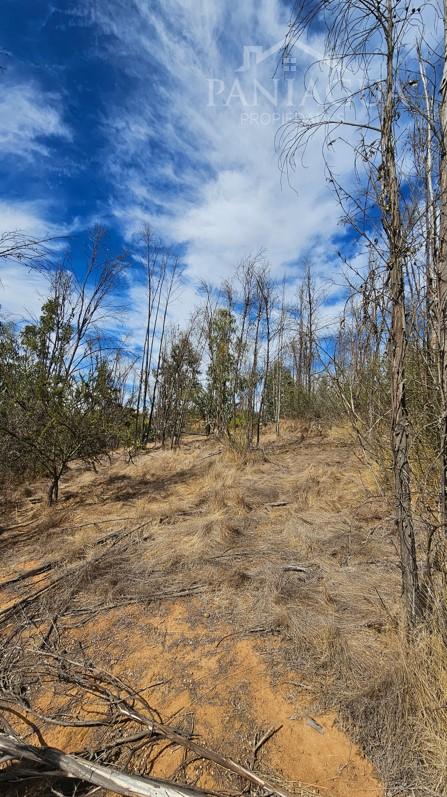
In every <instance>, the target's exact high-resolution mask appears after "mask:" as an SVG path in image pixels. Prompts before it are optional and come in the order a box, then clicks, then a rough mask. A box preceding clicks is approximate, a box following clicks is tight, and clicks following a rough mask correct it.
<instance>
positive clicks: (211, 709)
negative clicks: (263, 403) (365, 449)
mask: <svg viewBox="0 0 447 797" xmlns="http://www.w3.org/2000/svg"><path fill="white" fill-rule="evenodd" d="M44 502H45V484H43V483H42V484H35V485H31V486H28V487H26V488H23V489H22V490H21V491H20V493H19V494H16V495H15V496H14V501H13V502H11V498H9V502H8V503H7V506H6V509H7V516H6V519H5V522H4V526H3V529H2V532H1V534H0V552H1V555H2V561H3V563H4V566H3V568H2V574H1V584H0V598H1V605H2V607H3V610H4V611H5V610H8V608H11V607H16V608H15V611H14V612H13V613H11V615H10V616H9V617H8V616H7V617H6V620H5V631H4V633H5V634H6V635H8V639H9V640H10V641H9V642H8V646H9V649H12V648H14V646H16V648H17V646H18V644H20V645H22V646H23V647H24V648H28V649H29V647H30V646H34V650H36V649H37V648H38V647H40V648H42V647H43V649H45V645H55V644H56V643H57V645H58V646H59V648H60V647H62V648H63V649H64V650H70V651H77V650H78V651H82V655H83V656H85V657H88V658H89V659H91V660H93V661H94V662H95V664H96V665H97V666H100V667H102V668H104V669H107V670H108V671H109V672H113V673H114V674H117V675H119V676H120V677H121V678H123V679H124V680H125V681H126V682H128V683H131V684H132V685H133V687H134V688H135V689H142V688H147V687H151V688H150V703H151V706H154V707H155V708H156V709H157V710H158V712H159V713H160V715H161V716H162V718H163V720H164V722H168V723H171V724H173V725H174V726H176V727H180V728H182V729H184V730H186V731H188V732H193V733H194V734H196V735H197V736H198V738H200V741H201V742H202V743H203V744H207V745H208V746H209V747H213V748H214V749H215V750H219V751H220V752H222V753H224V754H225V755H230V756H232V757H233V758H234V759H236V760H238V761H239V762H241V763H243V764H245V765H248V766H251V767H253V768H254V769H255V770H257V771H259V772H262V773H264V774H265V775H269V777H270V779H271V780H273V781H274V782H275V783H279V784H281V785H282V786H284V787H285V788H287V789H289V790H290V791H292V792H295V793H297V794H304V795H309V794H321V795H328V797H348V795H349V797H366V796H367V795H368V796H369V797H379V795H382V794H384V789H385V785H386V786H389V785H393V784H394V788H395V790H394V793H395V794H397V793H400V794H406V793H407V792H406V791H405V783H404V780H405V778H407V779H408V782H410V780H411V777H412V774H413V769H412V768H414V767H417V766H419V764H420V762H419V761H416V762H414V761H408V762H402V761H400V758H399V752H396V751H394V752H391V751H390V750H388V748H389V746H390V744H391V743H392V742H391V741H390V740H392V738H393V735H394V734H395V731H396V727H398V724H397V725H396V727H395V726H394V725H393V722H395V723H398V722H399V721H400V720H401V718H396V719H395V720H391V721H390V723H389V726H390V727H388V726H387V729H386V730H387V733H389V734H390V740H389V739H387V738H386V733H385V735H384V732H383V728H382V729H381V726H380V723H379V720H377V718H376V717H374V716H372V715H371V716H370V721H369V722H367V721H366V722H365V720H366V719H367V718H368V716H369V715H368V711H369V709H368V706H369V704H368V700H369V699H370V700H371V701H372V702H371V705H377V703H378V701H380V700H381V699H382V697H383V699H384V700H386V699H388V697H389V696H390V695H391V698H390V699H391V700H392V699H393V697H392V696H393V694H394V692H393V690H394V691H395V690H396V689H397V690H399V688H400V686H399V684H400V681H399V678H398V677H396V667H397V670H398V671H399V677H401V673H400V669H399V666H400V665H399V662H397V664H396V658H397V659H399V656H400V652H401V651H402V644H403V643H402V640H401V639H400V637H399V631H398V622H397V620H398V612H399V593H400V574H399V569H398V567H397V556H396V549H395V540H394V537H393V532H392V525H391V522H390V519H389V507H388V505H387V500H386V498H385V497H384V495H383V494H382V492H381V490H380V489H379V486H378V484H377V483H376V482H375V481H374V478H373V476H372V472H371V470H370V469H368V468H367V467H366V465H365V464H364V463H363V462H362V461H361V459H360V458H359V455H358V452H357V451H356V450H355V447H354V446H353V445H352V443H351V442H350V441H349V439H348V436H347V434H346V433H345V432H344V431H343V430H340V429H338V430H337V429H334V430H329V431H320V430H318V429H313V430H312V429H304V430H303V429H295V430H293V429H289V430H288V432H287V434H285V435H284V438H282V439H280V440H279V441H277V440H276V439H275V438H274V437H273V435H271V436H270V437H267V438H266V440H265V443H264V448H263V450H262V451H258V452H254V453H253V454H252V455H251V456H250V458H249V459H248V461H245V462H241V460H240V459H238V458H236V457H233V456H232V455H231V454H230V453H228V452H224V451H222V447H221V446H220V445H219V444H218V443H216V442H214V441H207V440H204V439H193V438H190V439H188V440H187V441H186V443H185V445H184V446H183V447H182V448H181V449H180V451H177V452H166V451H160V450H156V451H153V450H148V451H147V452H145V453H144V454H141V455H139V456H138V457H137V458H136V459H135V460H134V461H133V462H128V461H126V458H125V456H124V454H123V455H116V456H114V457H113V460H112V462H111V463H104V465H103V466H102V467H101V468H100V469H99V471H98V472H97V473H93V472H91V471H88V470H86V469H85V468H83V467H82V466H80V465H79V466H76V467H74V468H73V469H72V470H71V471H70V473H69V474H67V476H66V477H65V479H64V483H63V485H62V489H61V501H60V504H59V505H58V506H57V507H56V508H54V509H51V510H49V509H48V508H46V507H45V503H44ZM113 535H115V536H113ZM101 540H106V541H107V546H108V547H107V550H105V547H106V543H105V542H104V543H102V542H101ZM115 541H116V544H115ZM110 542H112V545H110ZM103 549H104V555H103ZM28 571H29V572H30V575H29V576H28V577H25V578H21V580H19V581H17V580H16V579H17V578H18V577H19V576H23V575H25V576H26V574H27V573H28ZM59 576H62V578H61V579H60V580H59V581H57V583H56V580H57V579H58V578H59ZM53 582H54V583H55V586H52V587H51V588H50V589H49V590H48V591H46V592H45V591H44V592H43V593H42V594H41V596H40V598H39V600H38V602H37V603H35V604H34V603H33V604H31V607H30V606H29V605H20V606H18V607H17V602H18V601H19V600H23V599H26V598H27V596H31V595H33V594H34V593H35V592H36V590H38V589H41V588H42V589H44V590H45V588H46V587H47V586H48V585H51V584H52V583H53ZM30 611H31V613H32V612H33V611H35V614H34V615H33V626H32V629H33V630H32V631H31V632H30V630H29V628H30V626H29V616H30ZM20 624H22V627H21V633H20V634H19V635H17V634H15V636H14V638H13V640H12V641H11V628H13V629H17V628H18V627H20ZM13 633H14V631H13ZM18 640H20V642H18ZM8 655H9V654H8V653H6V654H5V656H6V663H5V664H4V667H5V668H6V671H7V672H9V675H8V677H7V678H6V680H7V681H8V688H9V689H10V691H11V694H15V695H18V694H22V695H24V694H25V695H26V704H28V703H30V702H31V704H32V705H33V706H34V707H35V706H38V707H39V710H40V711H41V712H42V713H43V714H47V715H48V714H51V715H52V716H55V715H56V714H58V716H60V715H61V711H62V708H63V710H64V713H66V711H67V710H68V709H67V706H68V705H71V707H72V708H73V694H72V693H70V695H67V693H66V692H64V690H63V688H62V687H61V684H60V683H57V684H56V683H55V684H53V683H49V682H48V680H45V679H44V678H43V677H42V676H40V674H39V673H37V672H35V671H34V670H33V669H32V668H31V670H29V669H28V670H27V669H26V667H24V668H23V670H22V669H21V666H20V665H19V664H17V660H15V661H12V660H11V661H9V660H8ZM13 658H14V657H12V659H13ZM22 658H23V657H22ZM8 661H9V664H8ZM11 662H12V663H11ZM8 666H9V671H8ZM30 672H31V673H32V674H31V675H30ZM388 672H389V673H391V674H392V675H390V681H389V684H388V687H389V690H388V692H387V689H386V688H385V691H384V692H383V691H381V690H383V689H384V686H383V684H384V679H385V681H386V677H387V673H388ZM33 673H34V674H33ZM402 677H404V676H402ZM8 679H9V680H8ZM374 690H376V691H377V695H376V696H375V697H374V694H375V693H374ZM372 696H373V697H374V699H373V697H372ZM374 700H375V701H376V702H375V703H374ZM70 701H71V703H70ZM83 708H84V709H85V704H83ZM391 708H392V711H394V704H393V705H392V707H391ZM90 709H91V711H92V712H93V713H94V711H95V710H97V707H95V704H94V701H92V705H91V706H90ZM76 710H77V711H78V710H79V711H80V708H79V707H78V708H76ZM382 713H383V712H382ZM379 715H380V711H379ZM379 718H380V717H379ZM19 724H20V723H19ZM365 725H366V726H367V727H365ZM41 728H42V730H43V734H44V737H45V741H46V742H47V743H48V744H51V745H53V746H57V747H60V748H61V749H64V750H66V751H79V750H83V749H85V748H86V747H88V746H89V745H90V746H92V747H97V746H98V745H99V746H101V744H103V743H104V740H105V739H108V738H109V737H108V736H107V730H104V729H92V728H79V727H76V728H60V727H55V726H53V725H48V724H45V723H43V724H41ZM270 731H275V732H274V733H273V735H272V736H271V737H270V738H268V739H267V740H266V741H265V742H264V743H263V744H262V745H261V746H260V747H259V749H258V750H257V751H256V744H257V742H259V741H260V740H262V739H263V737H264V736H266V735H268V732H270ZM29 733H30V735H29V737H28V738H29V739H30V740H34V741H35V739H34V737H33V733H32V732H29ZM379 735H381V736H383V738H378V736H379ZM354 738H355V739H356V741H357V742H358V744H359V745H361V746H362V747H363V749H364V750H367V752H368V753H369V754H370V756H371V758H372V759H373V760H374V764H375V766H376V769H374V767H373V764H372V763H371V761H369V760H367V758H365V757H364V756H363V755H362V753H361V751H360V747H359V746H358V745H356V744H355V743H354V741H353V739H354ZM409 743H410V744H411V739H410V741H409ZM404 755H405V745H404V747H403V749H402V757H403V756H404ZM129 758H130V760H126V758H125V757H124V758H121V759H120V763H121V764H122V765H128V766H129V767H130V768H133V769H135V770H136V771H139V772H140V773H141V774H144V773H151V774H152V775H156V776H159V777H166V778H177V779H178V780H179V781H181V782H189V783H194V784H195V785H197V786H199V787H201V788H206V789H219V790H223V789H225V787H226V789H227V791H228V783H226V784H225V781H224V780H223V779H222V776H221V774H220V773H219V772H218V768H217V767H216V766H215V765H213V764H210V763H204V762H203V761H195V760H194V759H192V760H190V758H187V757H186V758H185V754H184V752H183V751H182V750H179V748H178V747H175V746H172V745H171V746H167V745H163V744H160V745H159V746H157V747H156V748H155V749H154V747H151V748H150V749H148V748H146V747H142V749H141V750H138V751H137V752H136V753H135V752H133V753H132V755H130V754H129ZM385 779H386V780H387V783H386V784H385ZM397 782H400V783H403V786H402V790H401V791H399V792H398V790H397V787H396V783H397ZM230 785H232V787H233V790H234V783H233V784H230ZM23 788H24V787H22V786H15V787H13V791H12V792H11V794H14V795H15V794H17V795H19V794H24V793H25V792H24V791H23ZM28 788H29V787H28ZM33 788H37V787H33ZM27 793H28V794H30V793H32V794H34V793H36V794H37V793H38V792H37V791H32V792H29V791H28V792H27ZM47 793H48V794H49V793H50V792H45V791H40V792H39V794H47ZM433 793H434V792H433ZM439 793H441V792H439Z"/></svg>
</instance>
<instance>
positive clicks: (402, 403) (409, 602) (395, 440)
mask: <svg viewBox="0 0 447 797" xmlns="http://www.w3.org/2000/svg"><path fill="white" fill-rule="evenodd" d="M393 7H394V3H393V2H392V0H388V15H387V21H388V26H387V31H386V44H387V78H386V89H385V97H384V101H385V102H384V108H383V116H382V131H381V147H382V161H383V192H382V223H383V227H384V230H385V234H386V237H387V240H388V246H389V255H388V278H389V290H390V298H391V304H392V319H391V333H390V361H391V362H390V365H391V446H392V452H393V471H394V487H395V502H396V525H397V532H398V536H399V542H400V559H401V569H402V586H403V595H404V600H405V609H406V615H407V621H408V623H409V625H413V624H414V623H415V621H416V619H417V616H418V614H419V582H418V569H417V560H416V544H415V536H414V527H413V516H412V508H411V489H410V465H409V460H408V447H409V439H408V412H407V402H406V382H405V357H406V349H407V328H406V315H405V287H404V269H403V264H404V238H403V234H402V219H401V213H400V205H399V187H398V179H397V170H396V156H395V140H394V122H395V115H396V105H395V98H394V97H395V73H394V54H395V50H394V18H393V13H394V8H393Z"/></svg>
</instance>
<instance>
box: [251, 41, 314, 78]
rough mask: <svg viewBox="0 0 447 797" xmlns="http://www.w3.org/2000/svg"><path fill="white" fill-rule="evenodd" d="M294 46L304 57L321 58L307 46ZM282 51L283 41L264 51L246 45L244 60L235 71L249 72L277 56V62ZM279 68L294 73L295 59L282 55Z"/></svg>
mask: <svg viewBox="0 0 447 797" xmlns="http://www.w3.org/2000/svg"><path fill="white" fill-rule="evenodd" d="M295 46H296V47H297V48H298V49H300V50H301V51H302V52H303V53H305V54H306V55H311V56H312V57H313V58H315V59H318V60H319V59H320V58H321V53H319V52H318V51H317V50H314V48H313V47H309V45H307V44H304V43H303V42H298V43H297V44H296V45H295ZM283 51H284V40H283V39H281V41H279V42H277V43H276V44H274V45H273V46H272V47H268V48H267V49H264V47H262V46H260V45H246V46H245V47H244V60H243V63H242V66H240V67H239V68H238V69H236V70H235V71H236V72H239V73H241V72H249V71H250V70H251V69H253V68H254V67H257V66H259V64H262V63H264V61H268V59H269V58H273V56H277V60H278V56H279V54H280V53H281V52H283ZM281 66H282V68H283V70H284V72H289V73H290V72H296V70H297V59H296V58H294V57H293V56H291V55H289V54H284V55H283V56H282V58H281Z"/></svg>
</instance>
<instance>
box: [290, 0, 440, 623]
mask: <svg viewBox="0 0 447 797" xmlns="http://www.w3.org/2000/svg"><path fill="white" fill-rule="evenodd" d="M425 5H426V4H425V3H422V5H418V6H417V7H414V6H412V4H411V3H408V0H381V2H378V0H299V2H298V3H297V6H296V16H295V17H294V21H293V24H292V25H291V28H290V32H289V35H288V39H287V42H286V50H287V49H290V48H292V46H293V45H294V44H295V42H296V41H297V40H298V39H299V38H300V37H302V36H303V35H304V34H305V33H306V32H307V31H308V30H309V29H310V28H311V27H312V26H313V25H316V24H317V23H318V26H319V28H320V29H321V26H323V27H324V29H325V33H326V51H325V54H324V56H323V58H322V61H321V64H320V66H323V67H324V68H325V69H326V75H327V82H328V86H327V91H326V94H325V96H324V97H323V99H322V100H321V101H320V103H319V107H318V108H317V109H316V112H315V114H313V115H310V116H307V117H304V116H302V117H300V118H298V119H297V120H294V121H293V122H291V123H290V124H289V125H287V126H286V127H285V128H284V129H283V131H282V136H281V148H282V156H283V164H284V165H285V166H293V165H294V164H295V162H296V158H297V156H298V155H300V154H302V153H304V151H305V150H306V147H307V146H308V145H309V142H310V140H311V139H312V138H313V137H314V136H318V137H320V138H321V141H322V150H323V156H324V159H325V164H326V168H327V173H328V180H329V182H330V185H331V186H332V188H333V189H334V191H335V193H336V196H337V198H338V200H339V203H340V205H341V208H342V211H343V214H344V218H345V220H346V221H348V222H349V223H350V224H351V226H352V228H353V229H354V230H355V231H356V232H357V234H358V235H359V236H360V237H361V238H362V239H363V240H364V241H367V243H368V245H369V247H370V248H371V249H373V250H375V251H376V253H377V255H378V257H379V258H380V260H381V261H382V263H383V267H384V270H385V271H386V280H385V289H386V292H387V295H388V298H389V302H390V306H391V320H390V332H389V360H390V378H391V450H392V456H393V474H394V491H395V507H396V526H397V531H398V536H399V540H400V560H401V570H402V581H403V593H404V598H405V607H406V614H407V618H408V622H409V623H410V624H413V623H414V622H415V621H416V619H417V617H418V615H419V613H420V587H419V576H418V567H417V557H416V543H415V532H414V522H413V513H412V502H411V486H410V464H409V418H408V407H407V380H406V371H405V364H406V353H407V345H408V338H407V318H406V302H405V280H404V275H405V270H406V264H407V261H408V257H409V256H410V254H411V247H410V239H409V236H408V234H407V233H408V230H407V227H406V225H405V221H404V214H403V206H404V204H405V186H404V183H403V180H402V179H401V175H400V172H399V160H400V155H401V152H400V149H399V142H400V139H401V138H402V136H405V133H406V125H407V121H408V120H407V119H406V113H407V108H406V107H405V103H404V101H403V99H402V92H401V86H402V85H405V84H406V83H408V82H409V81H411V80H412V79H413V78H414V73H413V65H412V64H410V60H409V48H410V46H411V43H414V41H415V39H416V38H418V37H420V33H421V27H422V24H423V22H422V12H423V10H424V6H425ZM337 146H340V147H344V148H345V147H348V148H351V149H352V153H353V160H354V162H355V167H356V168H355V172H356V174H357V176H358V179H359V187H358V190H356V189H351V188H350V187H349V186H348V185H344V186H343V185H342V183H341V181H340V178H339V177H338V176H337V173H336V169H335V167H334V159H333V155H332V154H331V153H333V152H335V151H336V149H337ZM377 223H378V224H379V227H380V229H377Z"/></svg>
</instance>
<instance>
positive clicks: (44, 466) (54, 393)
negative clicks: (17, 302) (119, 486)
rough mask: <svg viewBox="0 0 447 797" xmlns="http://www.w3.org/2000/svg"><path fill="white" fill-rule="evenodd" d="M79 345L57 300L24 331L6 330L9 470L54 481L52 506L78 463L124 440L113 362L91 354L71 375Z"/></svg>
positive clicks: (1, 336) (2, 384)
mask: <svg viewBox="0 0 447 797" xmlns="http://www.w3.org/2000/svg"><path fill="white" fill-rule="evenodd" d="M72 345H73V343H72V329H71V326H70V325H69V324H67V323H65V322H64V321H63V313H62V306H61V304H60V303H59V301H58V299H57V298H51V299H49V300H48V301H47V302H46V303H45V304H44V306H43V308H42V314H41V316H40V319H39V321H38V322H37V323H35V324H29V325H27V326H26V327H25V328H24V329H23V330H22V331H21V332H18V331H16V330H14V328H13V327H11V326H10V325H6V324H0V436H1V446H2V452H3V457H2V470H3V473H4V474H6V473H8V474H12V475H15V476H16V477H17V476H19V475H21V476H22V477H24V476H29V477H32V476H40V475H45V476H47V477H48V478H49V479H50V489H49V500H50V502H52V501H53V500H57V497H58V485H59V480H60V478H61V476H62V474H63V473H64V471H65V470H66V468H67V466H68V464H69V463H70V462H71V461H73V460H74V459H82V460H84V461H86V462H90V463H91V462H94V461H95V460H96V459H98V457H100V456H101V455H102V454H104V453H105V452H106V451H108V450H109V449H110V448H111V447H113V446H114V445H117V444H118V441H119V438H120V424H121V420H122V419H121V405H120V401H119V391H118V388H117V386H116V385H115V383H114V378H113V376H112V373H111V371H110V368H109V366H108V364H107V362H105V361H104V360H103V359H101V357H100V356H96V357H93V356H90V364H89V368H88V370H87V369H84V371H80V372H79V373H74V372H69V371H68V372H67V370H66V362H67V359H68V358H69V357H70V349H71V346H72Z"/></svg>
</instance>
